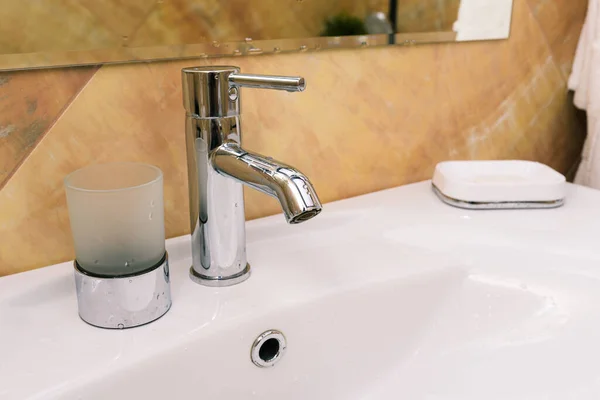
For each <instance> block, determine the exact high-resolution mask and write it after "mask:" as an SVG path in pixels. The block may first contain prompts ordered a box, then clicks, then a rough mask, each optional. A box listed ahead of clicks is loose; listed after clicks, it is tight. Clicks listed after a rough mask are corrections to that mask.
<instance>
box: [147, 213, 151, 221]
mask: <svg viewBox="0 0 600 400" xmlns="http://www.w3.org/2000/svg"><path fill="white" fill-rule="evenodd" d="M148 219H149V220H150V221H152V213H150V214H149V215H148Z"/></svg>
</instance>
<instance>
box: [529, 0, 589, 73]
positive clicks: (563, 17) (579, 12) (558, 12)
mask: <svg viewBox="0 0 600 400" xmlns="http://www.w3.org/2000/svg"><path fill="white" fill-rule="evenodd" d="M528 1H529V5H530V6H531V11H532V13H533V15H534V16H535V18H536V19H537V21H538V22H539V24H540V27H541V28H542V30H543V31H544V34H545V35H546V39H547V41H548V45H549V46H550V48H551V49H552V53H553V55H554V57H555V60H556V62H557V64H558V66H559V67H560V69H561V71H562V73H563V75H564V76H565V77H568V76H569V75H570V73H571V66H572V65H573V58H574V57H575V49H576V48H577V42H578V41H579V35H580V33H581V27H582V25H583V21H584V19H585V15H586V11H587V5H588V1H587V0H528Z"/></svg>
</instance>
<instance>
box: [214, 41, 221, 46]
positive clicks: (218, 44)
mask: <svg viewBox="0 0 600 400" xmlns="http://www.w3.org/2000/svg"><path fill="white" fill-rule="evenodd" d="M212 45H213V47H219V46H221V43H219V42H217V41H216V40H214V41H213V42H212Z"/></svg>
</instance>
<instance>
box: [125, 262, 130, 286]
mask: <svg viewBox="0 0 600 400" xmlns="http://www.w3.org/2000/svg"><path fill="white" fill-rule="evenodd" d="M125 266H126V267H129V261H125ZM129 282H131V281H129Z"/></svg>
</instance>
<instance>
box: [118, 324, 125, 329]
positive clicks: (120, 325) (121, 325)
mask: <svg viewBox="0 0 600 400" xmlns="http://www.w3.org/2000/svg"><path fill="white" fill-rule="evenodd" d="M117 328H119V329H123V328H125V325H123V324H118V325H117Z"/></svg>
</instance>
